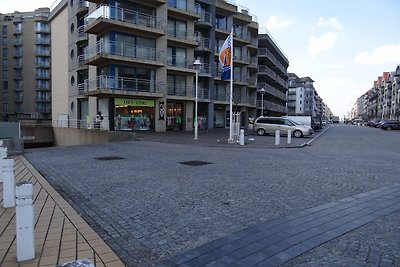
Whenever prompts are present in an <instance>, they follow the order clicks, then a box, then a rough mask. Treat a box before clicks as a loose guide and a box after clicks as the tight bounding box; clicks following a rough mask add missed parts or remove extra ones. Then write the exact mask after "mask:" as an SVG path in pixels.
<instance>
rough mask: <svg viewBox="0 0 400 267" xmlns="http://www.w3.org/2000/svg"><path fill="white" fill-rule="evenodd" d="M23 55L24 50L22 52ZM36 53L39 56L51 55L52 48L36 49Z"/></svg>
mask: <svg viewBox="0 0 400 267" xmlns="http://www.w3.org/2000/svg"><path fill="white" fill-rule="evenodd" d="M21 55H22V52H21ZM36 55H38V56H50V50H42V49H40V50H36Z"/></svg>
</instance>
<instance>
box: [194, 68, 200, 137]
mask: <svg viewBox="0 0 400 267" xmlns="http://www.w3.org/2000/svg"><path fill="white" fill-rule="evenodd" d="M198 84H199V71H198V70H197V68H196V101H195V102H196V103H195V105H194V140H198V131H199V128H198V122H197V105H198V102H197V101H198V98H197V97H198V95H197V94H198V91H197V90H198V86H199V85H198Z"/></svg>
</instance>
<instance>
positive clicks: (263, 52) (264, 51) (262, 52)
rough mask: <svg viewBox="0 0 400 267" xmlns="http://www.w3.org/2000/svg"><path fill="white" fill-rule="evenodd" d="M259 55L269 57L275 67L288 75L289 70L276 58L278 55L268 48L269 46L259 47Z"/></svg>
mask: <svg viewBox="0 0 400 267" xmlns="http://www.w3.org/2000/svg"><path fill="white" fill-rule="evenodd" d="M258 55H259V57H261V58H262V57H265V58H267V59H268V60H269V61H270V62H271V63H272V64H273V68H274V69H277V70H279V71H280V73H281V74H283V75H284V76H285V77H287V70H286V69H285V67H284V66H283V65H282V64H281V63H280V62H279V61H278V60H277V59H276V57H275V56H274V55H273V54H272V53H271V52H270V51H269V50H268V49H267V48H259V49H258Z"/></svg>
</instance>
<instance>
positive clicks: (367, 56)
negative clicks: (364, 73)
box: [354, 45, 400, 65]
mask: <svg viewBox="0 0 400 267" xmlns="http://www.w3.org/2000/svg"><path fill="white" fill-rule="evenodd" d="M354 61H355V63H356V64H360V65H381V64H386V63H393V64H398V63H399V62H400V45H382V46H378V47H376V48H375V49H374V51H373V52H372V53H369V52H361V53H358V54H357V56H356V57H355V59H354Z"/></svg>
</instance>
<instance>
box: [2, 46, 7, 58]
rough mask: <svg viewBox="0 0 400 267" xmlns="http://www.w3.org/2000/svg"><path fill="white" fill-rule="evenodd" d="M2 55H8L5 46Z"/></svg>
mask: <svg viewBox="0 0 400 267" xmlns="http://www.w3.org/2000/svg"><path fill="white" fill-rule="evenodd" d="M3 57H8V48H7V47H4V48H3Z"/></svg>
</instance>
